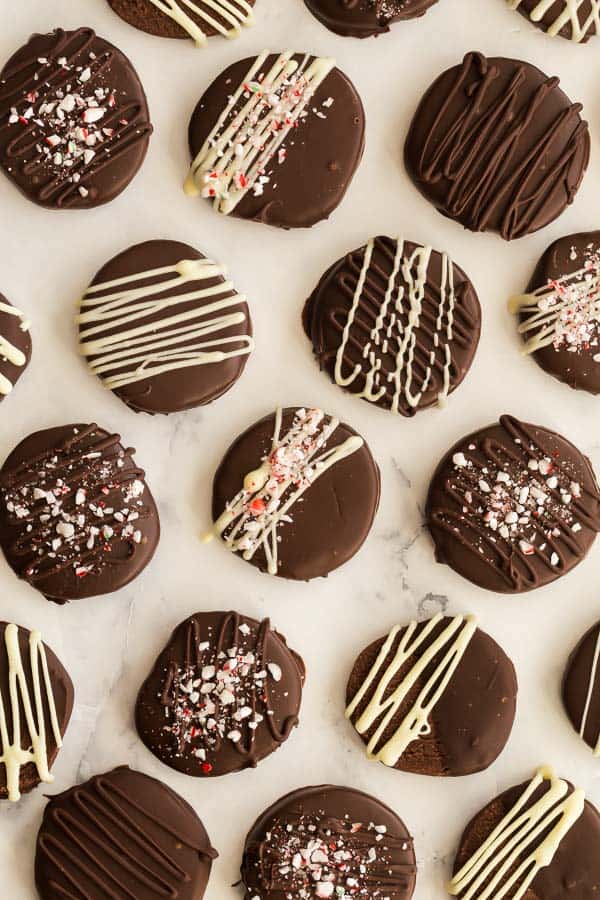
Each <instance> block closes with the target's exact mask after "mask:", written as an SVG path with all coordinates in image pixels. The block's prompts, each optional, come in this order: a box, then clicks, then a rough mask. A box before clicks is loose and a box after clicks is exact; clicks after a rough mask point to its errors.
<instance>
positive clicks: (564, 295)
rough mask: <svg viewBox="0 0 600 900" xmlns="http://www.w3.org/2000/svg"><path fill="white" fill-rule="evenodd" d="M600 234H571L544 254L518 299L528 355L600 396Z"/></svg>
mask: <svg viewBox="0 0 600 900" xmlns="http://www.w3.org/2000/svg"><path fill="white" fill-rule="evenodd" d="M599 291H600V231H590V232H583V233H580V234H570V235H567V236H566V237H564V238H560V239H559V240H558V241H555V242H554V243H553V244H552V245H551V246H550V247H548V249H547V250H546V252H545V253H544V255H543V256H542V258H541V259H540V261H539V263H538V264H537V267H536V270H535V272H534V273H533V276H532V278H531V281H530V282H529V284H528V285H527V289H526V292H525V294H521V295H520V296H517V297H512V298H511V300H510V303H509V309H510V311H511V312H513V313H515V314H517V315H518V316H519V322H520V324H519V333H520V334H521V336H522V338H523V340H524V342H525V353H531V354H532V355H533V357H534V359H535V361H536V362H537V363H538V364H539V365H540V366H541V367H542V369H544V370H545V371H546V372H549V373H550V375H553V376H554V377H555V378H558V380H559V381H564V382H565V383H566V384H568V385H569V387H572V388H577V389H580V390H584V391H589V392H590V394H600V304H599V302H598V292H599Z"/></svg>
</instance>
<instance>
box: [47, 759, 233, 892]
mask: <svg viewBox="0 0 600 900" xmlns="http://www.w3.org/2000/svg"><path fill="white" fill-rule="evenodd" d="M216 856H217V853H216V851H215V850H213V848H212V847H211V844H210V840H209V837H208V835H207V833H206V829H205V828H204V825H203V824H202V822H201V821H200V819H199V818H198V816H197V815H196V813H195V812H194V810H193V809H192V807H191V806H190V805H189V803H186V801H185V800H184V799H183V797H180V796H179V794H176V793H175V791H172V790H171V788H169V787H167V785H166V784H163V783H162V781H157V780H156V779H155V778H150V777H149V776H148V775H143V774H142V773H141V772H136V771H135V770H133V769H130V768H128V767H127V766H120V767H119V768H117V769H113V770H112V772H106V773H105V774H104V775H95V776H94V777H93V778H90V780H89V781H86V782H85V784H80V785H76V786H75V787H72V788H70V789H69V790H68V791H65V792H64V793H62V794H57V795H56V796H54V797H51V798H50V801H49V803H48V805H47V806H46V809H45V810H44V818H43V821H42V824H41V827H40V830H39V833H38V837H37V848H36V854H35V883H36V886H37V889H38V893H39V895H40V898H41V900H64V898H65V897H85V898H86V900H105V898H106V897H115V898H117V897H119V898H121V897H123V898H125V897H130V898H133V897H135V900H156V898H158V897H170V898H173V900H202V897H203V896H204V891H205V890H206V885H207V883H208V879H209V875H210V870H211V866H212V862H213V860H214V859H215V858H216Z"/></svg>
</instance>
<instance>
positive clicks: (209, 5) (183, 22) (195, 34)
mask: <svg viewBox="0 0 600 900" xmlns="http://www.w3.org/2000/svg"><path fill="white" fill-rule="evenodd" d="M150 2H151V3H153V4H154V6H156V8H157V9H159V10H160V11H161V12H162V13H164V14H165V16H169V18H170V19H173V21H174V22H176V23H177V24H178V25H179V26H180V27H181V28H183V30H184V31H187V33H188V34H189V36H190V37H191V38H193V40H194V41H195V43H196V46H197V47H204V46H205V44H206V41H207V37H206V35H205V33H204V32H203V31H202V29H201V27H200V26H199V25H198V24H197V23H196V22H195V21H194V20H193V19H192V18H191V16H190V15H189V13H188V12H186V10H189V12H191V13H193V14H194V15H196V16H198V18H200V19H202V20H203V21H204V22H205V23H206V24H207V25H210V26H211V28H214V30H215V31H216V32H217V33H218V34H222V35H223V37H226V38H237V37H239V36H240V34H241V33H242V29H241V26H242V25H252V24H253V23H254V15H253V12H252V7H251V6H250V4H249V3H247V2H246V0H198V2H194V0H150ZM211 10H212V12H211ZM213 13H215V14H216V15H217V16H218V17H219V18H215V15H213ZM223 21H225V22H227V25H223Z"/></svg>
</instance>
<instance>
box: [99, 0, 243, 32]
mask: <svg viewBox="0 0 600 900" xmlns="http://www.w3.org/2000/svg"><path fill="white" fill-rule="evenodd" d="M246 2H247V3H248V4H249V5H250V6H254V4H255V2H256V0H246ZM196 3H197V4H198V5H199V6H200V7H202V6H204V4H203V3H202V0H196ZM108 4H109V6H110V7H111V8H112V9H114V11H115V12H116V14H117V15H118V16H120V17H121V18H122V19H124V21H125V22H127V23H128V24H129V25H133V26H134V28H139V30H140V31H145V32H146V33H147V34H153V35H155V36H156V37H166V38H188V40H189V37H190V36H189V34H188V33H187V31H185V29H183V28H182V27H181V26H180V25H178V24H177V22H175V21H174V20H173V19H172V18H171V17H170V16H168V15H166V13H164V12H161V11H160V9H158V7H157V6H155V5H154V3H152V2H151V0H108ZM179 5H180V6H181V7H182V9H183V10H184V12H185V13H186V15H188V16H189V17H190V19H191V20H192V21H193V22H195V23H196V24H197V25H199V26H200V28H201V29H202V31H203V32H204V34H205V35H206V36H207V37H212V36H213V35H215V34H218V32H217V30H216V29H215V28H214V27H213V26H212V25H211V24H210V22H207V21H206V20H205V19H203V18H200V16H199V15H197V14H196V13H195V12H194V10H193V9H190V8H189V7H187V6H186V5H185V3H184V2H183V0H179ZM205 11H206V12H208V13H209V14H210V15H211V16H212V18H214V19H215V20H216V21H217V22H219V23H220V24H221V25H222V26H223V27H225V28H227V27H228V26H229V27H231V26H230V24H229V23H228V22H225V21H224V20H223V18H222V17H221V16H220V15H219V14H218V12H216V10H215V9H213V8H211V7H209V6H205Z"/></svg>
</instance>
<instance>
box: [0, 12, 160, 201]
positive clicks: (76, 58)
mask: <svg viewBox="0 0 600 900" xmlns="http://www.w3.org/2000/svg"><path fill="white" fill-rule="evenodd" d="M0 123H1V124H2V127H1V128H0V165H1V166H2V168H3V169H4V171H5V172H6V174H7V175H8V177H9V178H10V179H11V180H12V181H14V183H15V184H16V185H17V187H18V188H19V189H20V190H21V191H22V192H23V193H24V194H25V195H26V196H27V197H29V199H30V200H33V201H34V202H35V203H38V204H40V205H41V206H46V207H49V208H51V209H88V208H90V207H93V206H99V205H100V204H102V203H107V202H108V201H109V200H112V199H113V198H114V197H116V196H117V195H118V194H120V193H121V191H123V190H124V189H125V188H126V187H127V185H128V184H129V182H130V181H131V180H132V178H133V177H134V175H135V174H136V172H137V171H138V169H139V168H140V166H141V165H142V162H143V161H144V158H145V156H146V151H147V149H148V142H149V138H150V134H151V132H152V125H151V124H150V120H149V113H148V104H147V102H146V95H145V93H144V89H143V87H142V85H141V83H140V80H139V78H138V75H137V72H136V71H135V69H134V68H133V66H132V64H131V63H130V61H129V60H128V59H127V57H126V56H125V55H124V54H123V53H121V51H120V50H118V49H117V48H116V47H114V46H113V45H112V44H110V43H109V42H108V41H105V40H104V39H103V38H101V37H98V36H97V35H96V33H95V32H94V31H93V30H92V29H91V28H78V29H76V30H74V31H64V30H63V29H62V28H57V29H56V30H55V31H53V32H51V33H50V34H34V35H32V36H31V38H30V39H29V41H28V43H27V44H25V46H23V47H22V48H21V49H20V50H18V51H17V52H16V53H15V54H14V55H13V56H12V57H11V58H10V60H9V61H8V62H7V63H6V65H5V66H4V68H3V69H2V71H1V72H0Z"/></svg>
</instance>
